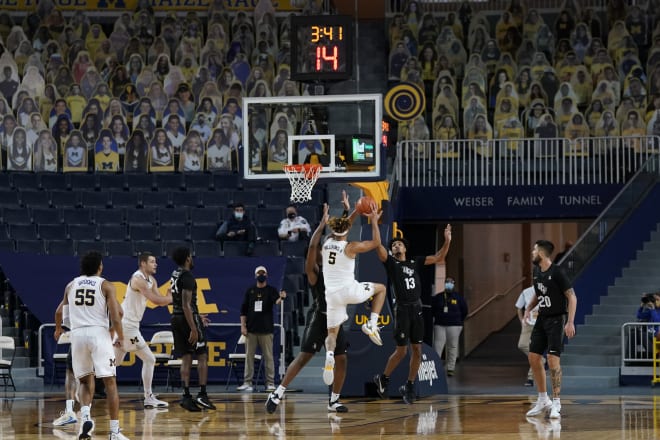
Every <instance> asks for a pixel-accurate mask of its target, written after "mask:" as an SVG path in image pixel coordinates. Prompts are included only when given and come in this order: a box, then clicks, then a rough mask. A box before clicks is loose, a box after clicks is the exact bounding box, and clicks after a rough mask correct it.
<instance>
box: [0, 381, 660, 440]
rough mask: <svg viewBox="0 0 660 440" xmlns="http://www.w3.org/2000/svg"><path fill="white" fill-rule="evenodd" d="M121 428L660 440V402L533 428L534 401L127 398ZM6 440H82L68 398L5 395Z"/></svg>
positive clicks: (131, 434)
mask: <svg viewBox="0 0 660 440" xmlns="http://www.w3.org/2000/svg"><path fill="white" fill-rule="evenodd" d="M120 397H121V404H120V416H119V417H120V423H121V426H122V431H123V432H124V434H125V435H126V436H127V437H128V438H130V439H142V440H152V439H153V440H162V439H199V438H231V439H253V438H254V439H268V438H273V439H285V438H287V439H303V438H314V439H324V438H337V439H339V438H346V439H358V438H359V439H364V438H393V439H395V438H396V439H398V438H412V437H413V436H425V437H426V438H442V439H466V440H467V439H479V440H483V439H493V440H499V439H502V440H504V439H507V440H510V439H537V438H538V439H553V438H563V439H569V440H570V439H598V440H608V439H617V440H619V439H639V440H641V439H659V438H660V396H655V397H654V396H653V395H652V393H651V395H647V396H632V397H624V396H591V397H590V396H579V397H578V396H571V397H564V398H562V418H561V420H560V421H557V422H555V421H552V422H551V421H550V420H548V419H544V418H540V417H539V418H526V417H525V412H526V411H527V409H528V408H529V406H530V403H531V401H532V398H531V397H530V396H528V395H518V396H516V395H499V396H497V395H492V396H488V395H463V396H458V395H445V396H436V397H427V398H424V399H421V400H419V401H418V402H416V403H415V404H413V405H405V404H404V403H403V402H401V401H399V400H378V399H371V398H369V399H367V398H361V399H343V401H344V403H345V404H346V405H347V406H348V408H349V412H348V413H345V414H334V413H328V411H327V409H326V399H327V397H326V396H323V395H320V394H306V393H288V394H287V395H286V399H285V400H284V401H283V402H282V404H281V405H280V407H279V408H278V409H277V411H276V412H275V413H274V414H272V415H271V414H267V413H266V411H265V408H264V401H265V398H266V394H265V393H247V394H239V393H226V394H220V393H212V394H211V397H212V399H213V400H214V402H215V403H216V405H217V410H216V411H204V412H202V413H189V412H187V411H185V410H183V409H182V408H181V407H179V405H178V398H179V395H178V394H161V395H160V398H161V399H164V400H166V401H168V402H170V405H171V406H170V408H169V409H167V410H155V409H150V410H147V409H144V408H143V407H142V401H141V395H139V394H138V393H133V394H129V393H125V392H124V393H121V396H120ZM0 399H1V405H0V438H1V439H17V440H22V439H31V440H34V439H52V438H61V439H75V438H77V425H69V426H67V427H62V428H55V427H53V425H52V420H53V419H55V418H56V417H57V416H58V415H59V412H60V411H61V410H62V409H64V400H63V396H62V394H61V393H57V394H42V393H32V394H30V393H16V394H14V393H11V392H10V393H4V394H0ZM92 416H93V418H94V419H95V421H96V424H97V425H96V431H95V438H108V416H107V411H106V408H105V401H102V400H100V401H97V402H95V404H94V405H93V407H92Z"/></svg>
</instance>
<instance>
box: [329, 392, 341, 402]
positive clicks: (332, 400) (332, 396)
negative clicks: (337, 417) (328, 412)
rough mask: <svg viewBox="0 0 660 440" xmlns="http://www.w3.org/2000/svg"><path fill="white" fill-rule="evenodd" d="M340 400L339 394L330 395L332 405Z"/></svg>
mask: <svg viewBox="0 0 660 440" xmlns="http://www.w3.org/2000/svg"><path fill="white" fill-rule="evenodd" d="M338 400H339V394H337V393H330V403H332V402H336V401H338Z"/></svg>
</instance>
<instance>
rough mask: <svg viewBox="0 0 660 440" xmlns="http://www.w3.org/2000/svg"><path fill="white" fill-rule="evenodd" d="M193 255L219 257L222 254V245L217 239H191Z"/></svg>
mask: <svg viewBox="0 0 660 440" xmlns="http://www.w3.org/2000/svg"><path fill="white" fill-rule="evenodd" d="M193 249H194V251H195V257H219V256H221V255H222V246H221V245H220V242H218V241H210V240H198V241H193Z"/></svg>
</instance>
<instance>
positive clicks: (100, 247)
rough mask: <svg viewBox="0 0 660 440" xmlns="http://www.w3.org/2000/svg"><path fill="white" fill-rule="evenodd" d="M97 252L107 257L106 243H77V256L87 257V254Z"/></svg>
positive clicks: (81, 241)
mask: <svg viewBox="0 0 660 440" xmlns="http://www.w3.org/2000/svg"><path fill="white" fill-rule="evenodd" d="M90 251H96V252H100V253H101V255H106V250H105V243H104V242H102V241H90V240H80V241H77V242H76V255H85V254H86V253H87V252H90Z"/></svg>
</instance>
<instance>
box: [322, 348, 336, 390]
mask: <svg viewBox="0 0 660 440" xmlns="http://www.w3.org/2000/svg"><path fill="white" fill-rule="evenodd" d="M334 381H335V357H334V356H328V355H327V354H326V355H325V366H324V367H323V383H325V384H326V385H332V382H334Z"/></svg>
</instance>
